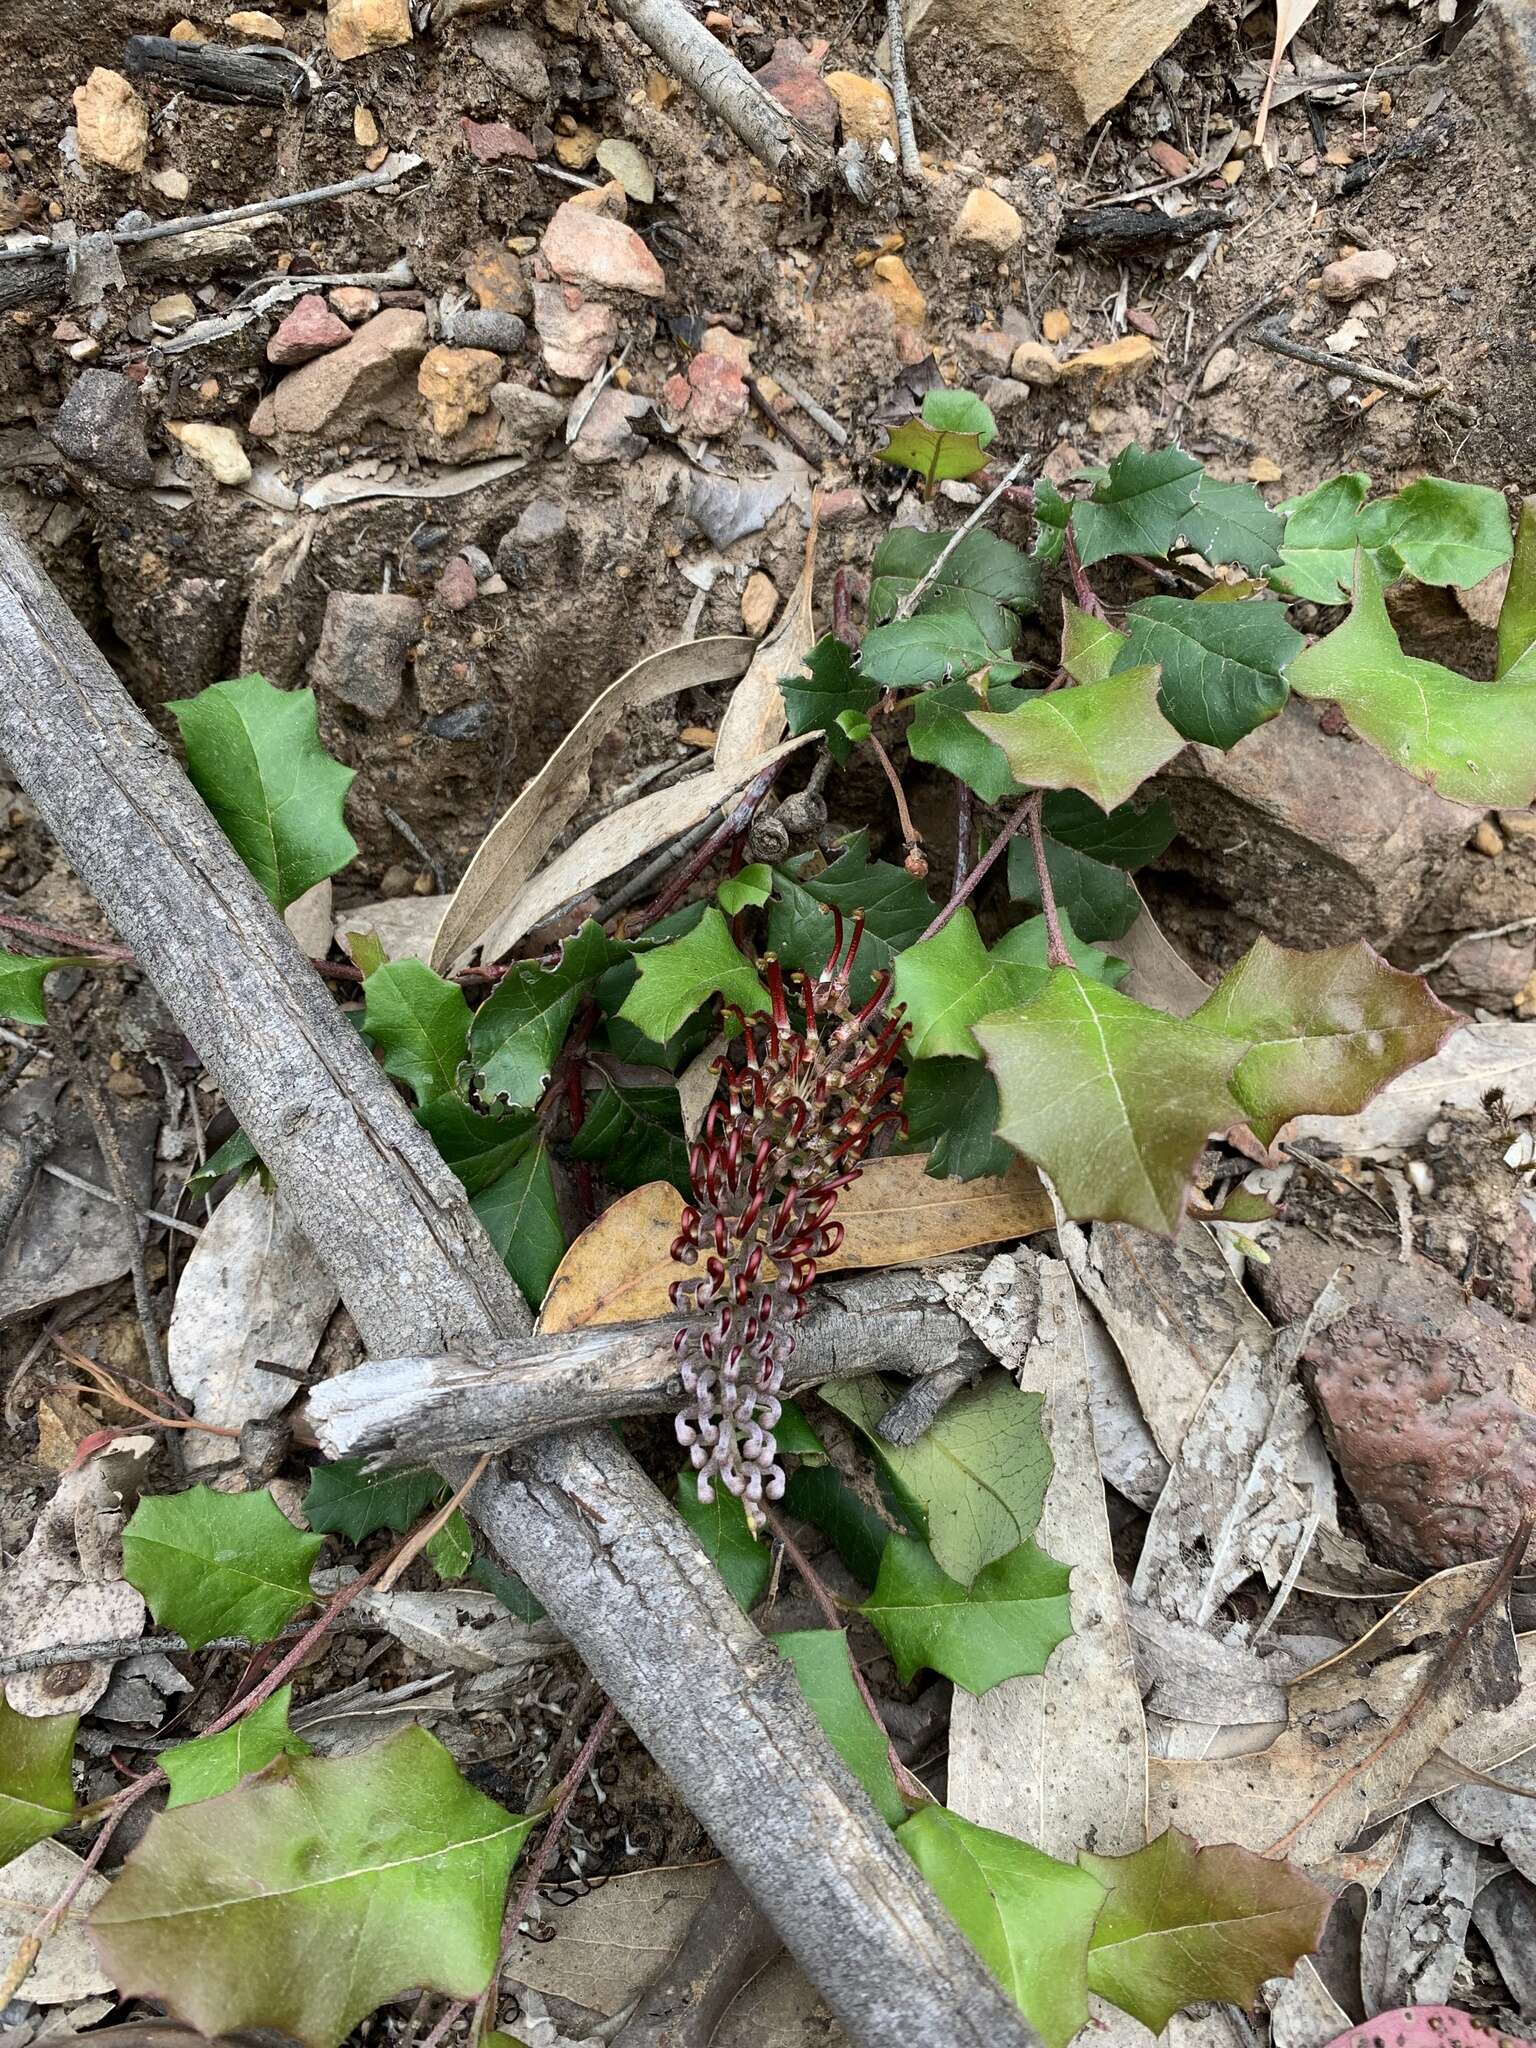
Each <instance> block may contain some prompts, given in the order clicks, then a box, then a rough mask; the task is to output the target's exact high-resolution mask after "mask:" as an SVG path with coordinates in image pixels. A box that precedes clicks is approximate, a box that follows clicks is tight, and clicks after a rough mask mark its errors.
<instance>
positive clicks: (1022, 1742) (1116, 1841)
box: [947, 1252, 1147, 1862]
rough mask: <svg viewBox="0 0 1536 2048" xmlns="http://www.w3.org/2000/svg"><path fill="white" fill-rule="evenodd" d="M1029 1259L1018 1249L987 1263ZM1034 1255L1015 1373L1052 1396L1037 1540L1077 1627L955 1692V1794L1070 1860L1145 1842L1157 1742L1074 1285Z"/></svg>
mask: <svg viewBox="0 0 1536 2048" xmlns="http://www.w3.org/2000/svg"><path fill="white" fill-rule="evenodd" d="M1029 1258H1030V1254H1029V1253H1027V1252H1015V1253H1014V1254H1013V1255H1012V1257H1011V1258H1009V1257H1007V1256H1004V1257H1000V1258H998V1259H994V1260H993V1262H992V1265H991V1266H990V1267H988V1269H987V1274H988V1275H990V1274H991V1273H992V1271H993V1269H994V1268H998V1267H1012V1268H1013V1269H1014V1270H1015V1271H1017V1270H1018V1268H1019V1266H1020V1264H1021V1263H1022V1262H1024V1261H1026V1260H1028V1259H1029ZM1036 1264H1037V1273H1038V1290H1039V1301H1040V1306H1039V1311H1038V1322H1037V1324H1036V1332H1035V1337H1034V1341H1033V1342H1032V1343H1031V1344H1030V1345H1029V1347H1028V1349H1027V1351H1026V1352H1025V1354H1024V1358H1023V1360H1022V1362H1021V1364H1020V1365H1019V1367H1018V1370H1017V1373H1016V1375H1015V1376H1016V1378H1017V1380H1018V1383H1019V1385H1020V1386H1021V1387H1022V1388H1023V1389H1024V1391H1025V1392H1026V1393H1039V1394H1042V1395H1043V1396H1044V1400H1045V1405H1044V1408H1043V1410H1042V1413H1041V1423H1042V1426H1043V1427H1044V1430H1045V1435H1046V1439H1047V1441H1048V1442H1049V1444H1050V1447H1051V1455H1052V1457H1053V1459H1054V1461H1055V1469H1054V1471H1053V1473H1052V1476H1051V1483H1050V1487H1049V1489H1048V1491H1047V1493H1046V1497H1045V1508H1044V1511H1043V1512H1042V1514H1041V1517H1040V1524H1039V1527H1038V1528H1037V1530H1036V1531H1035V1540H1036V1541H1037V1542H1038V1543H1039V1544H1040V1546H1041V1547H1042V1549H1044V1550H1045V1551H1047V1552H1048V1553H1049V1554H1050V1555H1051V1556H1052V1557H1053V1558H1055V1559H1056V1560H1057V1561H1058V1562H1059V1563H1061V1564H1064V1565H1069V1566H1070V1567H1071V1570H1072V1583H1071V1602H1072V1628H1073V1633H1072V1634H1071V1636H1070V1637H1069V1638H1068V1639H1067V1641H1066V1642H1064V1643H1062V1644H1061V1646H1060V1647H1059V1648H1058V1649H1057V1650H1056V1652H1055V1654H1054V1655H1053V1656H1052V1658H1051V1660H1050V1663H1049V1665H1048V1666H1047V1668H1046V1670H1045V1671H1044V1672H1043V1673H1042V1674H1041V1675H1040V1676H1038V1677H1027V1678H1010V1679H1005V1680H1004V1681H1003V1683H1002V1684H1001V1685H996V1686H994V1687H993V1688H992V1689H991V1691H990V1692H988V1693H986V1694H984V1695H983V1696H982V1697H980V1698H977V1697H976V1696H975V1695H973V1694H971V1693H968V1692H965V1691H963V1690H962V1689H961V1688H960V1687H958V1686H957V1687H956V1689H955V1697H954V1705H953V1707H952V1709H951V1719H950V1730H949V1790H948V1795H947V1797H948V1803H949V1805H950V1806H951V1807H952V1808H953V1809H954V1811H955V1812H956V1813H958V1814H960V1815H961V1817H962V1818H963V1819H965V1820H971V1821H975V1822H977V1823H978V1825H980V1826H982V1827H989V1828H996V1829H999V1830H1000V1831H1001V1832H1002V1833H1004V1834H1010V1835H1017V1836H1018V1837H1019V1838H1020V1839H1021V1840H1023V1841H1026V1842H1030V1843H1032V1844H1033V1845H1034V1847H1035V1848H1037V1849H1042V1850H1044V1852H1045V1853H1046V1854H1047V1855H1048V1856H1056V1857H1058V1858H1060V1859H1062V1860H1063V1861H1067V1862H1072V1861H1075V1860H1076V1856H1077V1851H1078V1849H1079V1848H1081V1847H1082V1845H1083V1844H1084V1843H1085V1842H1091V1843H1092V1844H1093V1846H1094V1848H1095V1849H1096V1850H1097V1851H1099V1852H1100V1853H1101V1854H1103V1855H1108V1856H1119V1855H1129V1854H1131V1853H1133V1852H1134V1851H1136V1850H1138V1849H1140V1848H1142V1847H1144V1846H1145V1843H1146V1839H1147V1738H1146V1724H1145V1721H1144V1720H1143V1717H1142V1710H1141V1694H1140V1691H1139V1689H1138V1687H1137V1683H1136V1669H1135V1665H1134V1662H1133V1661H1132V1657H1131V1639H1130V1634H1129V1632H1128V1630H1127V1627H1126V1617H1125V1607H1124V1602H1123V1599H1122V1594H1121V1585H1120V1575H1119V1572H1118V1571H1117V1569H1116V1566H1115V1558H1114V1549H1113V1545H1112V1542H1111V1538H1110V1529H1109V1517H1108V1515H1107V1513H1106V1510H1105V1503H1104V1481H1103V1479H1102V1477H1101V1475H1100V1472H1099V1464H1098V1459H1097V1457H1096V1456H1095V1454H1094V1442H1093V1418H1092V1413H1091V1394H1090V1382H1089V1369H1088V1359H1087V1354H1086V1351H1085V1349H1084V1345H1083V1333H1082V1329H1081V1325H1080V1322H1079V1315H1078V1305H1077V1296H1076V1292H1075V1290H1074V1288H1073V1285H1072V1277H1071V1275H1070V1273H1069V1272H1068V1271H1067V1268H1066V1266H1065V1265H1064V1264H1062V1263H1061V1261H1059V1260H1057V1259H1046V1258H1042V1259H1040V1260H1039V1261H1038V1262H1036Z"/></svg>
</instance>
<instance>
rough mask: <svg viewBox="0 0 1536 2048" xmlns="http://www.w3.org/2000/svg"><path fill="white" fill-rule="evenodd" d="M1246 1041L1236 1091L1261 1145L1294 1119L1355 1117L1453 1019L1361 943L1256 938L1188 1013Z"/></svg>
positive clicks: (1422, 1056) (1432, 1047) (1415, 978)
mask: <svg viewBox="0 0 1536 2048" xmlns="http://www.w3.org/2000/svg"><path fill="white" fill-rule="evenodd" d="M1189 1021H1190V1022H1191V1023H1192V1024H1200V1025H1204V1026H1206V1027H1207V1028H1208V1029H1210V1030H1212V1031H1221V1032H1224V1033H1225V1034H1226V1036H1227V1037H1229V1038H1235V1039H1238V1040H1240V1041H1242V1043H1243V1044H1244V1045H1245V1046H1246V1047H1247V1048H1248V1050H1247V1051H1245V1053H1244V1055H1243V1058H1242V1061H1241V1062H1240V1064H1239V1066H1238V1067H1237V1070H1236V1072H1235V1073H1234V1075H1233V1077H1232V1087H1233V1092H1234V1093H1235V1094H1236V1096H1237V1098H1238V1100H1239V1101H1240V1102H1241V1103H1242V1104H1243V1106H1244V1108H1245V1109H1246V1110H1247V1112H1248V1121H1249V1123H1250V1124H1251V1125H1252V1127H1253V1130H1254V1133H1255V1135H1256V1136H1257V1137H1259V1138H1260V1139H1262V1141H1263V1142H1264V1143H1265V1144H1266V1145H1267V1144H1270V1143H1272V1142H1273V1140H1274V1137H1275V1135H1276V1133H1277V1132H1278V1131H1279V1130H1280V1129H1281V1128H1282V1126H1283V1125H1285V1124H1287V1123H1289V1122H1290V1120H1291V1118H1292V1117H1295V1116H1304V1115H1305V1116H1354V1115H1355V1114H1356V1113H1357V1112H1358V1111H1359V1110H1362V1109H1363V1108H1364V1107H1365V1105H1366V1104H1367V1103H1368V1102H1369V1101H1370V1099H1371V1097H1372V1096H1373V1095H1374V1094H1375V1093H1376V1092H1377V1090H1378V1089H1379V1088H1384V1087H1385V1086H1386V1084H1387V1082H1388V1081H1391V1080H1393V1079H1395V1078H1396V1076H1397V1075H1399V1074H1402V1073H1406V1072H1407V1070H1408V1068H1409V1067H1412V1066H1416V1065H1417V1064H1418V1062H1419V1061H1420V1060H1427V1059H1428V1058H1429V1057H1430V1055H1431V1054H1432V1053H1434V1052H1435V1051H1436V1050H1438V1048H1439V1047H1440V1045H1441V1044H1442V1043H1443V1042H1444V1040H1445V1038H1446V1037H1447V1036H1448V1035H1449V1033H1451V1032H1452V1031H1454V1030H1455V1029H1456V1027H1457V1024H1458V1023H1459V1021H1460V1020H1459V1019H1458V1018H1457V1017H1456V1015H1455V1013H1454V1012H1453V1011H1451V1010H1448V1009H1447V1008H1446V1007H1445V1005H1444V1004H1443V1003H1442V1002H1440V1001H1439V999H1438V998H1437V997H1436V996H1435V995H1434V994H1433V992H1432V991H1431V989H1430V986H1429V984H1428V982H1427V981H1425V980H1424V978H1423V976H1422V975H1419V974H1404V973H1403V972H1402V971H1401V970H1400V969H1398V968H1396V967H1391V966H1389V965H1388V964H1387V962H1386V961H1385V960H1383V959H1382V957H1381V955H1380V954H1379V953H1377V952H1375V951H1374V950H1373V949H1372V948H1371V947H1370V946H1368V945H1366V944H1365V942H1364V941H1363V940H1360V939H1357V940H1356V941H1355V942H1354V944H1353V945H1349V946H1329V947H1327V948H1326V949H1325V950H1324V951H1322V952H1319V953H1300V952H1293V951H1292V950H1291V949H1290V948H1289V947H1287V946H1277V945H1275V944H1273V943H1272V942H1271V941H1270V940H1269V939H1266V938H1259V939H1257V940H1255V942H1254V943H1253V945H1251V946H1250V947H1249V949H1248V951H1247V952H1246V953H1245V954H1244V955H1243V957H1242V958H1241V960H1239V961H1238V962H1237V963H1236V965H1235V966H1233V967H1230V968H1228V970H1227V972H1226V973H1225V974H1224V975H1223V976H1222V978H1221V980H1220V981H1219V982H1218V983H1217V984H1216V986H1215V988H1214V989H1212V991H1211V993H1210V995H1209V996H1208V997H1207V998H1206V1000H1205V1001H1204V1002H1203V1003H1202V1004H1201V1005H1200V1007H1199V1009H1198V1010H1196V1011H1195V1012H1194V1014H1193V1015H1192V1017H1191V1018H1190V1020H1189Z"/></svg>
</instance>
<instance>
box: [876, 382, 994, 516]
mask: <svg viewBox="0 0 1536 2048" xmlns="http://www.w3.org/2000/svg"><path fill="white" fill-rule="evenodd" d="M996 434H997V422H996V421H995V420H994V419H993V417H992V415H991V413H990V412H989V411H988V409H987V408H986V406H984V405H983V404H982V402H981V400H980V399H979V398H977V397H975V396H974V395H973V394H972V393H971V392H969V391H945V390H936V391H929V392H926V393H925V394H924V397H923V409H922V413H921V415H920V417H918V418H917V419H914V420H903V421H902V423H901V425H900V426H899V427H892V428H890V429H889V430H888V431H887V434H886V444H885V446H884V448H882V449H881V451H880V457H879V459H880V461H882V462H889V463H891V464H892V465H893V466H894V467H895V468H897V469H910V470H912V471H913V472H914V474H916V475H917V476H920V477H921V478H922V479H923V482H924V484H925V485H926V487H927V489H928V492H929V493H930V495H931V493H932V491H933V488H934V486H935V485H936V484H941V483H947V482H949V481H950V480H951V479H952V478H956V477H966V476H974V475H975V473H976V471H977V470H978V469H984V468H985V467H986V460H987V457H986V450H987V449H988V448H989V447H990V446H991V444H992V441H993V439H994V438H995V436H996Z"/></svg>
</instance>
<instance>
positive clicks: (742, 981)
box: [619, 904, 768, 1042]
mask: <svg viewBox="0 0 1536 2048" xmlns="http://www.w3.org/2000/svg"><path fill="white" fill-rule="evenodd" d="M636 965H637V966H638V968H639V973H638V975H637V977H636V980H635V985H634V987H633V988H632V989H631V990H630V992H629V994H628V995H627V996H626V997H625V998H624V1004H623V1007H622V1009H621V1010H620V1011H619V1015H620V1016H621V1017H625V1018H627V1019H628V1020H629V1022H630V1023H631V1024H633V1025H635V1027H636V1028H637V1029H638V1030H640V1031H643V1032H644V1033H645V1035H646V1037H647V1038H654V1039H656V1040H657V1041H658V1042H661V1041H664V1040H666V1039H668V1038H670V1037H671V1036H672V1034H673V1032H674V1031H676V1030H677V1029H678V1027H679V1025H681V1024H682V1023H683V1022H684V1020H685V1019H687V1018H689V1017H691V1016H692V1015H693V1013H694V1011H695V1010H697V1009H700V1008H702V1006H703V1005H704V1004H705V1003H707V1002H708V1001H709V999H710V997H711V996H719V997H720V998H721V1000H722V1002H724V1003H726V1004H727V1005H731V1006H734V1007H735V1008H736V1009H739V1010H740V1011H741V1012H742V1013H743V1015H745V1016H751V1015H753V1014H754V1013H755V1012H756V1011H759V1010H766V1009H767V1007H768V991H767V989H766V988H764V986H763V984H762V981H761V979H760V977H759V975H758V972H757V968H756V967H755V966H754V965H753V963H752V962H751V961H750V960H748V959H747V958H746V957H745V956H744V955H743V954H741V953H740V952H738V951H737V948H736V941H735V940H734V939H733V938H732V937H731V928H730V926H729V925H728V924H727V923H726V921H725V919H724V917H723V916H722V915H721V913H720V912H719V911H718V910H717V909H716V908H715V907H714V905H713V904H711V905H710V907H709V908H708V909H707V910H706V911H705V913H704V915H703V916H702V917H701V918H700V919H699V921H698V923H697V924H696V925H695V926H694V928H693V930H692V931H691V932H689V933H688V934H687V936H686V937H685V938H681V939H673V940H672V942H671V943H670V944H669V945H665V946H658V947H656V949H655V950H654V951H653V952H650V953H642V954H641V955H640V956H639V958H638V960H637V962H636Z"/></svg>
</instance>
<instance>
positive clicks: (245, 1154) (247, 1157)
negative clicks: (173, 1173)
mask: <svg viewBox="0 0 1536 2048" xmlns="http://www.w3.org/2000/svg"><path fill="white" fill-rule="evenodd" d="M251 1167H254V1168H256V1169H257V1170H258V1171H261V1172H262V1173H265V1169H264V1168H263V1167H262V1164H261V1161H260V1159H259V1158H258V1157H257V1155H256V1147H255V1146H254V1145H253V1144H252V1143H251V1141H250V1139H249V1138H248V1137H247V1136H246V1135H245V1133H244V1131H236V1132H235V1133H234V1134H233V1135H232V1136H231V1137H228V1138H226V1139H225V1140H224V1142H223V1144H222V1145H220V1146H219V1148H218V1150H217V1151H216V1152H211V1153H210V1154H209V1155H208V1157H207V1159H206V1160H205V1161H204V1162H203V1164H202V1165H201V1166H200V1167H199V1168H198V1169H197V1172H196V1173H194V1174H192V1175H190V1176H189V1178H188V1180H187V1193H188V1194H189V1195H193V1196H201V1195H206V1194H208V1193H209V1192H210V1191H211V1189H212V1188H213V1186H214V1184H215V1182H217V1181H221V1180H222V1179H223V1178H224V1176H225V1174H226V1173H236V1174H238V1175H239V1176H240V1180H242V1181H244V1180H245V1179H247V1178H248V1174H247V1169H248V1168H251Z"/></svg>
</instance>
